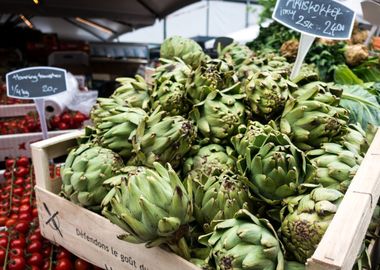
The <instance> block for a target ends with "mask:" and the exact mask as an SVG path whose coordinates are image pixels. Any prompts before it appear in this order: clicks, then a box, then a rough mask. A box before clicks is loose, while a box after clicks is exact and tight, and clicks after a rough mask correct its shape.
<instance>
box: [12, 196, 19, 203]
mask: <svg viewBox="0 0 380 270" xmlns="http://www.w3.org/2000/svg"><path fill="white" fill-rule="evenodd" d="M16 196H17V197H16ZM20 202H21V199H20V198H19V197H18V195H14V196H13V198H12V203H14V204H19V203H20Z"/></svg>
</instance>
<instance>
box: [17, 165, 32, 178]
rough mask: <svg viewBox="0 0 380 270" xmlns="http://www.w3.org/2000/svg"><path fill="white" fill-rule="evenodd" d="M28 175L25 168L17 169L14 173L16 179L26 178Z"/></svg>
mask: <svg viewBox="0 0 380 270" xmlns="http://www.w3.org/2000/svg"><path fill="white" fill-rule="evenodd" d="M28 174H29V168H27V167H18V168H17V169H16V172H15V175H16V176H17V177H23V176H27V175H28Z"/></svg>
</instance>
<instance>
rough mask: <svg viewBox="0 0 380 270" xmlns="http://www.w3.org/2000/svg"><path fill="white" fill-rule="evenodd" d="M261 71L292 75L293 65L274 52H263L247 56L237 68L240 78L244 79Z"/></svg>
mask: <svg viewBox="0 0 380 270" xmlns="http://www.w3.org/2000/svg"><path fill="white" fill-rule="evenodd" d="M260 71H269V72H272V71H276V72H281V73H284V74H288V75H290V72H291V65H290V64H289V63H288V62H287V61H286V58H285V57H282V56H279V55H277V54H274V53H261V54H260V55H256V56H253V57H250V58H247V59H246V60H245V61H244V62H243V64H242V65H241V67H240V68H239V69H238V70H237V74H238V77H239V79H240V80H244V79H245V78H249V77H251V76H252V75H254V74H255V73H257V72H260Z"/></svg>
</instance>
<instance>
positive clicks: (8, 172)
mask: <svg viewBox="0 0 380 270" xmlns="http://www.w3.org/2000/svg"><path fill="white" fill-rule="evenodd" d="M11 177H12V172H10V171H9V170H6V171H5V172H4V178H6V179H8V178H11Z"/></svg>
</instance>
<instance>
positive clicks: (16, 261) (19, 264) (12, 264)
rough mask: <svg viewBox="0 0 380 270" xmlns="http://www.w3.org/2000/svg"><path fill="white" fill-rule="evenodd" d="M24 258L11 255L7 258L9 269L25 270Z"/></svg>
mask: <svg viewBox="0 0 380 270" xmlns="http://www.w3.org/2000/svg"><path fill="white" fill-rule="evenodd" d="M25 266H26V265H25V260H24V258H22V257H13V258H11V259H10V260H9V264H8V269H9V270H25V268H26V267H25Z"/></svg>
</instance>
